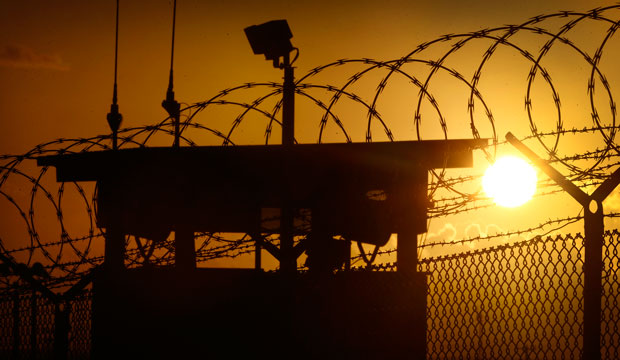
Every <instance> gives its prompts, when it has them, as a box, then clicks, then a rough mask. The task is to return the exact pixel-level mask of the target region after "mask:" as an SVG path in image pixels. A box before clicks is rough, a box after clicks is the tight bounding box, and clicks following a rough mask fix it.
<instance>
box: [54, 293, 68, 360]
mask: <svg viewBox="0 0 620 360" xmlns="http://www.w3.org/2000/svg"><path fill="white" fill-rule="evenodd" d="M70 310H71V308H70V306H69V303H68V302H60V303H57V304H56V308H55V311H54V359H55V360H66V359H67V357H68V355H69V326H70V325H69V313H70Z"/></svg>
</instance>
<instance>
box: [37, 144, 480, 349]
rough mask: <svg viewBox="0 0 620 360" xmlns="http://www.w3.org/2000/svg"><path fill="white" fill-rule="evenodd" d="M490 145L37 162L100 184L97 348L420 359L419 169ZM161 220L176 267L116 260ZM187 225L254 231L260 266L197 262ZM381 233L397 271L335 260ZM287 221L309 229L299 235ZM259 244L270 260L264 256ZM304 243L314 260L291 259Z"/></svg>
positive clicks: (114, 153)
mask: <svg viewBox="0 0 620 360" xmlns="http://www.w3.org/2000/svg"><path fill="white" fill-rule="evenodd" d="M486 143H487V141H486V140H431V141H403V142H385V143H347V144H301V145H268V146H227V147H220V146H213V147H170V148H136V149H126V150H110V151H101V152H88V153H77V154H64V155H55V156H46V157H41V158H39V159H38V164H39V165H41V166H54V167H56V175H57V180H58V181H59V182H67V181H96V183H97V187H98V197H97V222H98V225H99V226H100V227H101V228H103V229H105V233H106V236H105V261H104V267H103V269H102V270H101V271H100V272H99V273H98V274H96V276H95V280H94V285H93V289H94V298H93V324H92V326H93V350H94V355H95V357H96V358H109V357H111V356H115V355H118V354H119V353H121V352H122V353H123V354H128V353H129V354H133V355H134V356H140V357H146V356H148V357H155V358H165V357H170V356H174V357H176V358H178V357H179V356H181V357H187V356H206V357H208V358H239V357H240V356H244V355H246V354H253V355H254V356H259V355H261V356H262V355H264V356H269V357H271V358H296V357H297V358H299V357H301V358H309V359H310V358H359V357H360V356H361V357H362V358H377V359H383V358H390V357H396V358H405V357H406V358H412V354H413V357H414V358H415V357H416V356H418V357H419V358H424V357H425V340H426V316H425V309H426V288H427V284H426V277H425V274H423V273H419V272H417V270H416V262H417V235H418V234H420V233H423V232H425V231H426V230H427V229H426V220H427V208H428V205H429V200H428V198H427V178H428V171H429V170H430V169H434V168H452V167H468V166H471V165H472V161H473V160H472V149H474V148H476V147H481V146H484V145H486ZM214 174H217V175H214ZM265 209H279V212H280V214H281V216H280V221H279V225H278V226H277V227H276V229H275V232H276V233H280V238H281V241H280V246H279V247H277V246H274V245H271V244H269V245H268V244H266V243H264V242H263V241H262V234H263V232H264V229H263V228H262V225H261V213H263V212H264V211H265ZM300 209H304V212H305V213H306V214H309V217H310V219H311V220H310V223H311V224H310V228H309V229H307V230H305V233H300V231H299V230H297V231H296V230H295V229H294V227H293V220H294V217H295V214H296V213H297V212H298V211H299V210H300ZM171 232H174V239H175V253H176V254H175V255H176V264H175V265H174V266H171V267H165V268H136V269H126V268H125V266H124V251H125V236H126V235H139V236H141V237H146V238H151V239H165V238H166V237H168V235H169V234H170V233H171ZM196 232H243V233H248V234H251V236H252V237H253V239H254V240H255V242H256V257H257V258H256V266H255V269H204V268H202V269H197V268H196V256H195V247H194V234H195V233H196ZM392 233H396V234H398V249H397V254H398V255H397V268H398V271H397V272H391V273H390V272H371V271H346V270H343V269H345V268H346V263H347V261H348V258H347V254H350V253H348V252H347V246H350V245H349V243H347V242H346V241H342V240H338V239H340V238H344V239H346V240H351V241H360V242H363V243H370V244H375V245H379V246H382V245H385V244H386V243H387V241H388V238H389V237H390V234H392ZM295 235H305V236H304V239H305V240H303V241H302V242H299V243H298V244H297V245H294V244H293V236H295ZM336 235H340V237H336ZM263 247H264V248H265V249H266V250H268V251H269V252H270V253H271V254H272V255H273V256H275V257H276V258H277V259H278V260H279V263H280V267H279V271H276V272H264V271H263V270H262V269H261V263H260V250H261V248H263ZM303 252H306V253H307V255H308V262H307V265H308V267H309V270H308V271H307V272H303V273H300V272H298V271H297V265H298V264H297V258H298V256H299V255H300V254H302V253H303ZM343 254H344V255H343ZM349 256H350V255H349ZM337 270H339V271H337ZM120 349H123V350H120Z"/></svg>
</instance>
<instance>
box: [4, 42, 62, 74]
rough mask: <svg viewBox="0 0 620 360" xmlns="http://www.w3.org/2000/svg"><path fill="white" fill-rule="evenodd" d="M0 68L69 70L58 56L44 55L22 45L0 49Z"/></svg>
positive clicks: (6, 46)
mask: <svg viewBox="0 0 620 360" xmlns="http://www.w3.org/2000/svg"><path fill="white" fill-rule="evenodd" d="M0 66H2V67H14V68H30V69H52V70H61V71H66V70H69V66H68V65H67V64H65V63H64V62H63V60H62V58H61V57H60V55H58V54H45V53H40V52H37V51H36V50H34V49H32V48H29V47H27V46H23V45H4V46H1V47H0Z"/></svg>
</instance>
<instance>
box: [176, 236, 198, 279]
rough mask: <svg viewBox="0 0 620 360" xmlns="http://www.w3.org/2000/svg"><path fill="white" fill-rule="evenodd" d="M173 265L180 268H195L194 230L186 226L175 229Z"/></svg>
mask: <svg viewBox="0 0 620 360" xmlns="http://www.w3.org/2000/svg"><path fill="white" fill-rule="evenodd" d="M174 237H175V239H174V249H175V250H174V251H175V254H174V255H175V263H176V264H175V265H176V267H177V269H180V270H192V269H195V268H196V244H195V242H194V232H193V231H192V230H188V229H187V228H181V229H177V230H176V231H175V233H174Z"/></svg>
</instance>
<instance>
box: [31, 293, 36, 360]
mask: <svg viewBox="0 0 620 360" xmlns="http://www.w3.org/2000/svg"><path fill="white" fill-rule="evenodd" d="M37 305H38V304H37V293H36V291H33V292H32V297H31V298H30V357H31V358H32V359H36V358H37V352H38V351H37V350H38V349H37V343H38V341H37V310H38V307H37Z"/></svg>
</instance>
